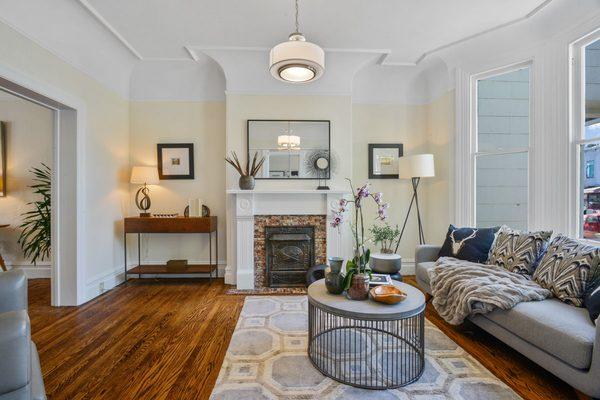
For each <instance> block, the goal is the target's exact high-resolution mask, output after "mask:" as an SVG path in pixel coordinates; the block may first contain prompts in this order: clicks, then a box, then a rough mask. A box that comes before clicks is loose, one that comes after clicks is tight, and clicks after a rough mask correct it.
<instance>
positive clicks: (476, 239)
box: [438, 225, 500, 263]
mask: <svg viewBox="0 0 600 400" xmlns="http://www.w3.org/2000/svg"><path fill="white" fill-rule="evenodd" d="M499 229H500V227H495V228H456V227H454V225H450V226H449V227H448V232H447V233H446V240H445V241H444V244H443V245H442V248H441V249H440V253H439V255H438V258H439V257H454V258H458V259H459V260H466V261H471V262H474V263H485V262H486V261H487V259H488V253H489V252H490V248H491V247H492V243H494V239H495V238H496V232H498V230H499Z"/></svg>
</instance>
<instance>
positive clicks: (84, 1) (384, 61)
mask: <svg viewBox="0 0 600 400" xmlns="http://www.w3.org/2000/svg"><path fill="white" fill-rule="evenodd" d="M78 1H79V3H80V4H81V5H82V6H83V7H84V8H85V9H86V10H87V11H88V12H89V13H90V14H92V15H93V16H94V17H95V18H96V20H98V22H100V23H101V24H102V25H104V27H105V28H106V29H108V31H110V32H111V33H112V34H113V35H114V36H115V37H116V38H117V39H118V40H119V41H120V42H121V44H122V45H123V46H125V47H126V48H127V49H128V50H129V51H130V52H131V53H132V54H133V55H134V56H135V57H137V58H138V59H139V60H144V61H147V60H152V61H175V60H181V61H183V60H186V59H184V58H182V59H173V58H160V57H156V58H145V57H143V56H142V55H141V53H140V52H139V51H137V50H136V49H135V47H134V46H133V45H132V44H131V43H129V41H127V39H125V37H124V36H123V35H121V33H120V32H119V31H118V30H117V29H116V28H115V27H114V26H112V25H111V24H110V23H109V22H108V21H107V20H106V19H105V18H104V17H103V16H102V15H101V14H100V12H98V10H96V9H95V8H94V7H93V6H92V5H91V4H90V3H89V1H88V0H78ZM552 1H553V0H545V1H544V2H542V3H541V4H539V5H538V6H536V7H535V8H534V9H533V10H531V11H529V12H528V13H527V14H525V15H524V16H522V17H520V18H516V19H514V20H512V21H508V22H505V23H502V24H500V25H497V26H494V27H491V28H489V29H485V30H483V31H481V32H477V33H474V34H472V35H469V36H466V37H464V38H462V39H458V40H455V41H452V42H450V43H446V44H443V45H441V46H438V47H436V48H434V49H431V50H428V51H425V52H424V53H423V54H421V56H420V57H419V58H418V59H417V60H415V61H388V58H389V57H390V55H391V53H392V51H391V50H390V49H364V48H324V50H325V51H329V52H352V53H374V54H381V58H380V59H379V61H378V64H379V65H383V66H390V67H414V66H417V65H419V64H420V63H421V62H422V61H423V60H425V59H426V58H427V57H429V56H431V55H432V54H434V53H437V52H439V51H442V50H445V49H447V48H449V47H452V46H456V45H458V44H461V43H464V42H467V41H469V40H472V39H475V38H477V37H479V36H483V35H486V34H488V33H490V32H494V31H497V30H499V29H502V28H505V27H507V26H511V25H514V24H516V23H519V22H522V21H525V20H527V19H529V18H531V17H533V16H535V15H536V14H538V13H539V12H540V11H542V10H543V9H544V8H546V7H547V6H548V5H549V4H550V3H551V2H552ZM183 47H184V49H185V50H186V51H187V52H188V53H189V54H190V57H191V58H192V59H193V60H194V61H197V60H198V57H197V56H196V55H195V54H194V52H193V50H192V49H193V48H195V49H198V50H220V51H223V50H232V51H268V50H269V48H268V47H251V46H249V47H242V46H212V45H206V46H204V45H185V46H183Z"/></svg>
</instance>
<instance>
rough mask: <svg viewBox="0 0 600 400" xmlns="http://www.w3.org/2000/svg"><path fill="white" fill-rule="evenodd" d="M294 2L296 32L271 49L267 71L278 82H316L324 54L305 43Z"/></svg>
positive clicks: (318, 48) (323, 68) (323, 62)
mask: <svg viewBox="0 0 600 400" xmlns="http://www.w3.org/2000/svg"><path fill="white" fill-rule="evenodd" d="M295 1H296V31H295V32H294V33H292V34H291V35H290V37H289V40H288V41H287V42H283V43H279V44H278V45H277V46H275V47H273V48H272V49H271V53H270V55H269V58H270V63H269V71H270V72H271V75H273V76H274V77H275V79H278V80H280V81H284V82H291V83H305V82H311V81H316V80H317V79H319V78H320V77H321V75H323V72H324V71H325V52H324V51H323V49H322V48H320V47H319V46H317V45H316V44H314V43H311V42H307V41H306V38H305V37H304V35H303V34H301V33H300V32H299V31H300V26H299V24H298V0H295Z"/></svg>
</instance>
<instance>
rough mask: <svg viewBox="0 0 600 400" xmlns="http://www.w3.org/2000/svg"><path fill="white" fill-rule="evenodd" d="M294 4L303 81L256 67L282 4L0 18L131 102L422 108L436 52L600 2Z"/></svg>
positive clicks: (174, 4)
mask: <svg viewBox="0 0 600 400" xmlns="http://www.w3.org/2000/svg"><path fill="white" fill-rule="evenodd" d="M299 1H300V28H301V31H302V32H304V33H305V35H306V36H307V38H308V40H311V41H314V42H315V43H318V44H319V45H321V46H323V47H324V48H325V49H326V60H327V61H326V64H327V68H326V75H325V76H324V77H323V78H322V79H320V80H319V81H318V82H315V83H311V84H310V85H288V84H284V83H281V82H278V81H275V80H273V79H272V78H270V76H269V74H268V72H267V70H266V65H267V62H268V49H269V48H270V47H271V46H273V45H274V44H276V43H278V42H280V41H283V40H285V39H286V38H287V35H288V34H289V33H290V32H291V31H292V30H293V0H211V1H208V0H51V1H49V0H19V1H14V0H0V21H1V22H4V23H6V24H8V25H9V26H11V27H13V28H14V29H16V30H17V31H19V32H21V33H22V34H24V35H25V36H27V37H29V38H30V39H32V40H33V41H35V42H37V43H38V44H39V45H40V46H42V47H44V48H46V49H48V50H49V51H50V52H52V53H54V54H55V55H57V56H58V57H60V58H62V59H63V60H65V61H67V62H68V63H70V64H72V65H73V66H74V67H76V68H77V69H79V70H81V71H83V72H85V73H86V74H88V75H89V76H91V77H93V78H94V79H96V80H97V81H99V82H100V83H102V84H103V85H105V86H107V87H109V88H111V89H113V90H115V91H116V92H118V93H120V94H121V95H122V96H123V97H127V98H131V99H134V100H144V99H149V100H178V99H187V100H198V101H200V100H213V99H214V100H218V99H223V96H224V90H228V91H232V92H235V91H237V92H253V93H256V92H261V93H291V94H305V93H315V94H319V93H320V94H337V93H352V95H353V99H354V98H356V100H357V101H364V102H376V101H386V102H387V101H390V102H391V101H411V102H422V101H427V99H429V97H430V95H431V94H435V93H439V92H440V91H443V90H444V88H445V87H446V86H447V82H448V78H447V77H446V76H443V77H442V79H441V80H440V79H438V80H440V82H441V83H440V85H439V87H435V86H434V87H427V85H429V86H431V82H425V83H424V82H423V81H424V80H423V76H425V75H427V74H428V73H429V72H428V71H433V72H432V73H433V74H436V75H444V74H446V75H447V74H448V72H447V70H446V69H445V68H442V67H443V65H441V64H439V65H438V63H439V58H438V57H441V58H442V59H443V61H444V62H446V63H447V62H449V61H450V60H452V62H453V63H454V64H456V63H457V59H460V60H463V59H468V58H469V57H475V58H477V57H480V58H481V57H482V55H481V51H482V49H484V50H486V53H489V52H490V51H492V52H493V51H496V50H492V49H489V45H486V43H488V41H487V38H490V37H493V36H494V35H499V34H500V33H501V32H504V31H506V30H507V27H508V26H510V27H511V28H510V29H509V30H515V32H523V34H521V35H520V36H518V37H519V40H518V41H517V42H515V41H514V37H513V38H509V40H504V41H500V42H501V43H505V44H506V46H507V48H508V49H509V50H510V51H512V50H511V49H514V48H515V46H516V47H519V46H520V47H522V46H523V45H525V44H524V43H526V42H528V41H530V40H529V39H533V38H535V40H538V41H540V40H547V38H548V34H552V33H553V32H554V31H557V30H559V29H564V28H565V27H568V26H571V27H572V26H573V24H574V21H580V20H581V19H582V18H584V19H585V18H587V17H588V16H589V15H590V13H592V14H593V13H597V12H598V10H600V7H599V5H600V0H576V1H574V0H299ZM534 26H537V27H538V28H536V29H534V28H533V27H534ZM525 27H530V29H526V28H525ZM502 28H504V29H502ZM529 36H531V38H530V37H529ZM521 37H522V39H523V40H520V39H521ZM471 50H472V51H471ZM498 51H507V49H506V48H504V49H503V50H500V49H498ZM487 57H489V54H488V55H487ZM421 61H422V62H421ZM415 63H417V64H418V67H416V68H415V67H414V65H415ZM438 66H439V68H438ZM440 71H441V72H440ZM427 76H428V75H427ZM426 80H429V79H426ZM415 81H419V85H421V87H418V86H415ZM407 96H409V97H410V99H408V97H407Z"/></svg>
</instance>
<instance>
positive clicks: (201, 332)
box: [29, 277, 583, 400]
mask: <svg viewBox="0 0 600 400" xmlns="http://www.w3.org/2000/svg"><path fill="white" fill-rule="evenodd" d="M407 281H408V283H414V279H412V278H410V277H409V278H408V279H407ZM226 288H227V287H226V286H225V285H224V284H223V280H221V279H219V280H216V281H213V283H212V284H209V283H208V281H189V280H185V281H176V282H172V281H170V280H169V281H164V280H161V281H145V282H140V283H138V282H133V283H129V284H127V285H121V286H119V287H117V288H115V289H113V290H111V291H109V292H107V293H105V294H104V295H102V296H100V297H99V298H97V299H94V300H92V301H91V302H89V303H86V304H85V305H83V306H81V307H67V308H53V307H50V306H49V304H50V282H49V280H47V279H37V280H31V281H29V315H30V318H31V324H32V332H33V340H34V342H35V343H36V345H37V347H38V351H39V353H40V358H41V363H42V370H43V374H44V383H45V385H46V392H47V394H48V398H49V399H119V400H126V399H206V398H208V396H209V395H210V393H211V390H212V388H213V386H214V383H215V381H216V379H217V375H218V373H219V369H220V367H221V362H222V360H223V357H224V356H225V352H226V350H227V346H228V344H229V340H230V337H231V334H232V333H233V330H234V328H235V325H236V322H237V319H238V316H239V313H240V311H241V308H242V305H243V302H244V296H241V295H226V294H225V290H226ZM426 316H427V318H428V319H429V320H430V321H431V322H433V323H434V324H436V325H437V326H438V327H439V328H440V329H442V330H443V331H444V332H445V333H446V334H447V335H448V336H449V337H450V338H452V339H453V340H454V341H455V342H457V343H458V344H459V345H460V346H462V347H463V348H464V349H465V350H467V351H468V352H469V353H471V354H472V355H473V356H474V357H475V358H477V359H478V360H479V361H480V362H481V363H482V364H483V365H484V366H485V367H486V368H488V369H489V370H490V371H491V372H492V373H494V374H495V375H496V376H498V378H500V379H501V380H503V381H504V382H505V383H507V384H508V385H509V386H511V387H512V388H513V389H514V390H515V391H516V392H517V393H518V394H519V395H521V396H522V397H523V398H524V399H535V400H538V399H540V400H541V399H565V400H567V399H577V398H578V396H577V394H576V393H575V391H574V390H573V389H572V388H570V387H569V386H568V385H567V384H565V383H564V382H561V381H559V380H558V379H557V378H555V377H554V376H552V375H551V374H549V373H548V372H546V371H544V370H543V369H542V368H540V367H538V366H536V365H535V364H533V363H532V362H530V361H529V360H527V359H526V358H525V357H523V356H521V355H520V354H519V353H517V352H515V351H513V350H511V349H510V348H508V347H507V346H505V345H504V344H503V343H502V342H500V341H498V340H496V339H495V338H493V337H492V336H490V335H488V334H487V333H485V332H483V331H482V330H481V329H479V328H477V327H476V326H474V325H470V324H466V325H464V326H460V327H454V326H450V325H448V324H446V323H445V322H444V321H442V320H441V319H440V318H439V316H437V314H436V313H435V310H433V309H432V308H431V307H430V306H428V308H427V312H426ZM581 398H583V397H581Z"/></svg>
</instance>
